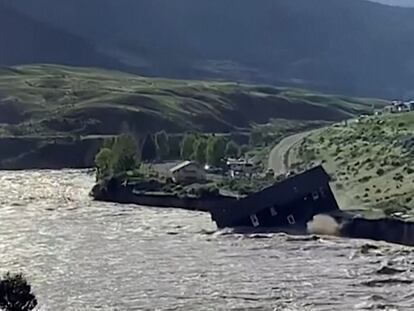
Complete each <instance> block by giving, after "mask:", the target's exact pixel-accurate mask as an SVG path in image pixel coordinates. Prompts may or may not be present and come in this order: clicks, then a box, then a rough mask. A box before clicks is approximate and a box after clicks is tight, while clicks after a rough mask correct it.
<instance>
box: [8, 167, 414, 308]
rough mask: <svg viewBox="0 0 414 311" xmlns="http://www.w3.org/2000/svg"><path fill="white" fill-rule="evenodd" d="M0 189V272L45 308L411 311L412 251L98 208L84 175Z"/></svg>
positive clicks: (49, 176) (21, 181)
mask: <svg viewBox="0 0 414 311" xmlns="http://www.w3.org/2000/svg"><path fill="white" fill-rule="evenodd" d="M0 184H1V187H0V272H2V273H3V272H5V271H8V270H10V271H22V272H23V273H25V274H26V276H27V277H28V279H29V281H30V283H31V284H32V286H33V289H34V292H35V294H36V296H37V298H38V301H39V308H38V309H39V310H53V311H55V310H301V311H303V310H330V311H331V310H341V311H342V310H379V309H380V310H413V306H414V284H410V282H412V281H414V273H413V272H412V269H413V267H414V253H413V252H411V250H410V249H408V248H404V247H400V246H392V245H387V244H384V243H370V244H372V245H376V246H377V247H378V249H373V250H370V251H368V252H363V251H361V246H363V245H364V244H366V243H367V241H357V240H345V239H335V238H322V239H308V238H301V237H289V236H286V235H283V234H282V235H281V234H279V235H276V234H275V235H271V234H269V235H244V236H243V235H235V234H230V233H228V232H227V233H225V232H215V227H214V224H213V223H211V221H210V217H209V215H207V214H202V213H193V212H187V211H179V210H166V209H156V208H143V207H134V206H126V205H123V206H121V205H117V204H108V203H101V202H94V201H92V200H91V199H90V198H88V191H89V189H90V188H91V186H92V184H93V177H92V176H90V175H88V174H86V173H85V172H82V171H77V170H62V171H21V172H0ZM384 265H388V266H391V267H393V268H396V269H399V270H398V271H394V272H396V273H395V274H393V275H388V274H387V275H385V274H379V273H378V270H379V269H380V268H381V267H382V266H384ZM391 281H392V282H391Z"/></svg>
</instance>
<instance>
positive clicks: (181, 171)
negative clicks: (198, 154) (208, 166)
mask: <svg viewBox="0 0 414 311" xmlns="http://www.w3.org/2000/svg"><path fill="white" fill-rule="evenodd" d="M170 173H171V175H172V179H173V181H174V182H176V183H180V184H187V183H194V182H203V181H205V180H206V179H207V176H206V171H205V170H204V169H203V168H202V167H200V166H199V165H198V164H197V163H195V162H192V161H185V162H182V163H180V164H178V165H176V166H174V167H173V168H171V169H170Z"/></svg>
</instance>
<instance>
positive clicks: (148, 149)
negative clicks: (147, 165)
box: [141, 134, 157, 162]
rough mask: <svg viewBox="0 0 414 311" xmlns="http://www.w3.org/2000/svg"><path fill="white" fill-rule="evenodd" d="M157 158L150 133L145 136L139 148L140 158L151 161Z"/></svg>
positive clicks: (155, 147)
mask: <svg viewBox="0 0 414 311" xmlns="http://www.w3.org/2000/svg"><path fill="white" fill-rule="evenodd" d="M156 158H157V146H156V145H155V142H154V138H153V136H152V135H151V134H148V135H147V136H146V137H145V140H144V143H143V144H142V149H141V160H142V161H147V162H151V161H154V160H155V159H156Z"/></svg>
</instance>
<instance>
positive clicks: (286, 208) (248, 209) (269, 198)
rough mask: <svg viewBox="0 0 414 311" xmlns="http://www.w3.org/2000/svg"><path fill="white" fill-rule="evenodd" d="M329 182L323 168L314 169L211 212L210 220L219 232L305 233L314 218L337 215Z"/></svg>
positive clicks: (336, 205)
mask: <svg viewBox="0 0 414 311" xmlns="http://www.w3.org/2000/svg"><path fill="white" fill-rule="evenodd" d="M329 182H330V176H329V175H328V174H327V173H326V172H325V170H324V169H323V168H322V166H317V167H315V168H313V169H311V170H309V171H306V172H304V173H302V174H298V175H295V176H293V177H289V178H287V179H285V180H283V181H281V182H279V183H276V184H274V185H273V186H271V187H269V188H266V189H264V190H262V191H260V192H257V193H255V194H252V195H250V196H248V197H246V198H243V199H240V200H239V201H237V202H235V203H234V204H233V205H230V206H228V207H224V208H218V209H213V210H212V211H211V215H212V219H213V221H214V222H215V223H216V225H217V227H219V228H226V227H230V228H235V227H244V228H246V227H247V228H286V229H289V228H291V229H298V230H306V225H307V223H308V222H309V221H310V220H312V218H313V216H314V215H316V214H320V213H333V212H337V211H339V207H338V204H337V202H336V200H335V197H334V194H333V192H332V190H331V188H330V185H329Z"/></svg>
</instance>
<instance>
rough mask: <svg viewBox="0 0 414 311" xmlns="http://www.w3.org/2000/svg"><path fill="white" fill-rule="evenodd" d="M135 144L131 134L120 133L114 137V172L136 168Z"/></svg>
mask: <svg viewBox="0 0 414 311" xmlns="http://www.w3.org/2000/svg"><path fill="white" fill-rule="evenodd" d="M137 150H138V148H137V144H136V142H135V139H134V137H133V136H132V135H129V134H122V135H120V136H118V137H117V138H116V139H115V142H114V144H113V146H112V152H113V163H112V170H113V173H114V174H118V173H122V172H126V171H131V170H134V169H136V168H137V166H138V159H137Z"/></svg>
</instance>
